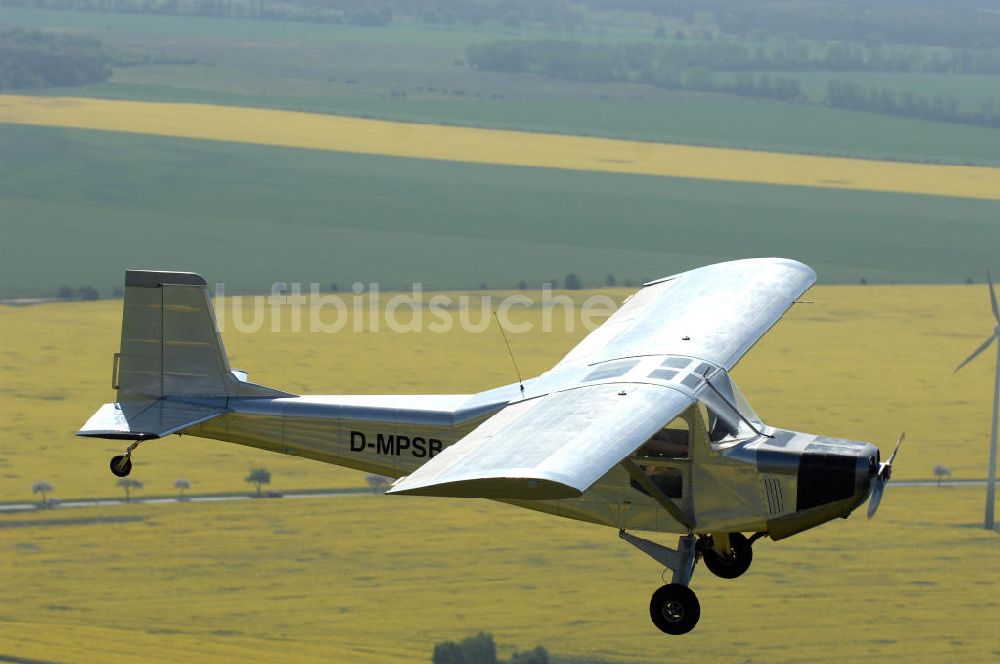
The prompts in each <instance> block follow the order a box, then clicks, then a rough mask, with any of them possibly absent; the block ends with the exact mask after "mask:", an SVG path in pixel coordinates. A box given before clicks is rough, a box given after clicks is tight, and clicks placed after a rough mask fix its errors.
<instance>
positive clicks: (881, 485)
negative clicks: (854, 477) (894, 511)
mask: <svg viewBox="0 0 1000 664" xmlns="http://www.w3.org/2000/svg"><path fill="white" fill-rule="evenodd" d="M905 437H906V432H905V431H904V432H903V433H901V434H899V438H898V439H897V440H896V449H894V450H893V451H892V456H890V457H889V460H888V461H886V462H884V463H882V464H879V467H878V472H877V473H875V485H874V486H873V487H872V497H871V499H869V501H868V518H869V519H870V518H872V517H873V516H875V512H877V511H878V506H879V504H881V502H882V492H883V491H885V485H886V484H888V483H889V479H890V478H891V477H892V462H893V461H894V460H895V458H896V453H897V452H899V446H900V445H901V444H902V443H903V439H904V438H905Z"/></svg>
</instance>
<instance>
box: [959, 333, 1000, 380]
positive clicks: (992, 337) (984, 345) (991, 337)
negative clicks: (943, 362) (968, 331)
mask: <svg viewBox="0 0 1000 664" xmlns="http://www.w3.org/2000/svg"><path fill="white" fill-rule="evenodd" d="M996 338H997V335H996V333H993V334H991V335H990V338H989V339H987V340H986V341H984V342H983V345H982V346H980V347H979V348H977V349H976V350H974V351H972V355H970V356H968V357H967V358H965V362H962V363H961V364H960V365H958V366H957V367H955V373H958V370H959V369H961V368H962V367H964V366H965V365H966V364H968V363H969V362H971V361H972V360H974V359H976V356H978V355H979V354H980V353H982V352H983V351H984V350H986V349H987V348H989V347H990V344H991V343H993V340H994V339H996Z"/></svg>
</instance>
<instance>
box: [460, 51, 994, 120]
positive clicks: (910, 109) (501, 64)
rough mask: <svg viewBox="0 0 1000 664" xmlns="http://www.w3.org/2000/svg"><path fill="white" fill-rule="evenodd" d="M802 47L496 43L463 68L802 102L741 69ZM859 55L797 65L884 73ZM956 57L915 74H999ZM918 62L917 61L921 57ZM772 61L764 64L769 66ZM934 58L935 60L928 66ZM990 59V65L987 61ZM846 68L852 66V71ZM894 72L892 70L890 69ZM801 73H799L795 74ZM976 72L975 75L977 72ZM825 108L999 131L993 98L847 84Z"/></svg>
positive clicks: (782, 83) (795, 90)
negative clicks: (977, 100)
mask: <svg viewBox="0 0 1000 664" xmlns="http://www.w3.org/2000/svg"><path fill="white" fill-rule="evenodd" d="M801 48H806V47H805V46H801V47H800V46H789V47H787V48H786V49H785V50H782V49H778V50H776V51H775V52H774V53H772V54H770V55H762V56H758V54H757V52H756V51H751V50H750V49H748V48H746V47H743V46H740V45H738V44H730V45H718V44H716V45H713V44H699V45H682V44H669V45H657V44H587V43H582V42H568V41H512V40H509V41H496V42H490V43H485V44H473V45H471V46H469V47H468V48H467V50H466V59H467V61H468V63H469V65H471V66H473V67H477V68H479V69H483V70H491V71H502V72H509V73H532V74H537V75H539V76H548V77H551V78H559V79H565V80H572V81H581V82H588V83H638V84H645V85H652V86H655V87H659V88H665V89H669V90H689V91H694V92H723V93H728V94H735V95H740V96H744V97H755V98H762V99H773V100H777V101H783V102H792V103H804V102H806V101H807V98H806V95H805V94H804V92H803V90H802V86H801V84H800V83H799V81H798V80H797V79H796V78H794V77H792V76H783V75H777V74H768V73H758V72H754V71H745V69H746V68H753V67H762V68H764V69H765V71H766V70H767V69H768V68H769V67H778V68H779V69H780V68H783V67H789V66H790V65H789V64H788V62H787V61H786V60H785V59H786V58H788V59H794V58H793V57H792V56H793V54H794V53H798V52H799V50H800V49H801ZM864 52H865V51H860V50H857V49H855V48H854V47H852V46H850V45H835V46H833V47H830V48H828V49H827V50H826V52H825V54H824V55H822V56H816V57H813V58H812V59H811V60H810V59H809V57H807V56H806V55H805V53H804V52H803V53H802V57H803V62H804V63H809V62H813V63H820V65H821V66H820V68H823V67H832V66H833V65H832V63H833V62H839V63H840V65H838V66H841V67H844V68H845V69H846V70H847V71H854V69H852V68H863V67H865V66H868V65H866V63H870V65H871V66H874V67H878V66H889V65H887V64H886V63H887V62H888V61H887V60H885V59H882V60H872V59H871V58H873V57H874V56H873V55H872V54H874V53H878V52H879V51H878V50H877V49H868V50H867V55H859V54H860V53H864ZM966 55H969V53H968V52H964V51H961V52H960V51H953V52H952V54H951V55H950V56H948V55H944V54H935V55H933V56H931V57H932V60H924V61H922V64H921V65H920V66H921V67H924V69H923V71H931V69H930V68H929V64H928V63H930V62H933V63H936V64H934V66H940V67H946V66H947V67H952V68H953V70H962V71H965V70H966V69H963V68H970V69H975V68H976V67H979V68H981V70H983V71H985V70H987V69H990V68H993V67H996V68H997V71H1000V53H997V52H990V53H984V54H978V55H982V56H983V57H982V58H980V59H975V58H973V59H966V58H965V56H966ZM921 57H923V56H921ZM769 58H772V59H769ZM934 58H936V59H934ZM990 58H994V59H995V60H996V61H994V60H991V59H990ZM852 63H853V64H852ZM892 66H896V65H892ZM801 68H804V66H803V67H800V69H801ZM977 71H980V70H977ZM822 103H825V104H826V105H827V106H830V107H832V108H841V109H849V110H858V111H869V112H873V113H883V114H888V115H899V116H905V117H913V118H923V119H928V120H936V121H940V122H958V123H966V124H977V125H983V126H988V127H997V126H1000V104H997V102H996V101H995V100H994V99H988V100H987V101H985V102H983V104H982V105H981V106H980V108H979V109H977V110H974V111H971V110H963V109H961V108H960V107H959V103H958V100H957V99H955V98H954V97H946V96H943V95H935V96H924V95H920V94H918V93H915V92H912V91H899V92H897V91H893V90H891V89H888V88H884V87H872V86H867V85H863V84H859V83H853V82H850V81H841V80H834V81H830V82H829V83H828V85H827V89H826V93H825V97H824V98H823V100H822Z"/></svg>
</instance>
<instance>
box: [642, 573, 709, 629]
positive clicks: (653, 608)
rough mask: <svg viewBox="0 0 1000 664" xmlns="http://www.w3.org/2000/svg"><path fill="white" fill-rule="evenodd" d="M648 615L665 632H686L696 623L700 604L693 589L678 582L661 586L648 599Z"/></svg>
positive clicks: (699, 612) (699, 615)
mask: <svg viewBox="0 0 1000 664" xmlns="http://www.w3.org/2000/svg"><path fill="white" fill-rule="evenodd" d="M649 617H650V618H651V619H652V621H653V624H654V625H656V627H657V628H658V629H659V630H660V631H661V632H664V633H666V634H687V633H688V632H690V631H691V630H692V629H694V626H695V625H697V624H698V618H700V617H701V604H699V603H698V597H697V596H696V595H695V594H694V591H693V590H691V589H690V588H688V587H687V586H682V585H680V584H679V583H671V584H668V585H665V586H663V587H661V588H660V589H659V590H657V591H656V592H655V593H653V598H652V599H651V600H649Z"/></svg>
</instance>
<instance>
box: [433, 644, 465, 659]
mask: <svg viewBox="0 0 1000 664" xmlns="http://www.w3.org/2000/svg"><path fill="white" fill-rule="evenodd" d="M431 662H433V664H466V663H465V656H464V655H463V654H462V648H461V647H459V645H458V644H457V643H455V642H454V641H445V642H444V643H439V644H437V645H436V646H434V655H433V656H432V657H431Z"/></svg>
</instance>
